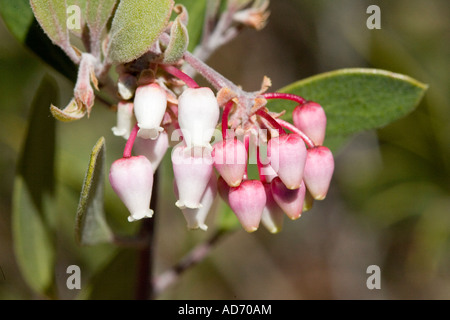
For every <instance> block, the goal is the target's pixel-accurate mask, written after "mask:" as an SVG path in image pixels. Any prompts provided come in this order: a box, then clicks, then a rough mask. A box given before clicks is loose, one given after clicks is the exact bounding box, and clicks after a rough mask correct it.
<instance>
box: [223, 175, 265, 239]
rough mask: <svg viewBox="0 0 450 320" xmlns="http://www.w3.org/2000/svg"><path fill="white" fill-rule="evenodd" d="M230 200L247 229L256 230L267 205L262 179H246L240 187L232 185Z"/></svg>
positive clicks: (234, 210)
mask: <svg viewBox="0 0 450 320" xmlns="http://www.w3.org/2000/svg"><path fill="white" fill-rule="evenodd" d="M228 201H229V203H230V207H231V209H232V210H233V212H234V213H235V214H236V217H237V218H238V220H239V222H240V223H241V225H242V227H243V228H244V230H245V231H247V232H254V231H256V230H257V229H258V228H259V223H260V221H261V216H262V213H263V210H264V206H265V205H266V191H265V189H264V186H263V184H262V182H261V181H259V180H246V181H243V182H242V183H241V184H240V185H239V186H238V187H231V188H230V191H229V194H228Z"/></svg>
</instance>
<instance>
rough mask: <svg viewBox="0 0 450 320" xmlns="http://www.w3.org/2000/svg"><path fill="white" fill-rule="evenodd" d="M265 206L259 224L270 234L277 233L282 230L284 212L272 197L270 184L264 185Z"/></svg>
mask: <svg viewBox="0 0 450 320" xmlns="http://www.w3.org/2000/svg"><path fill="white" fill-rule="evenodd" d="M264 190H265V192H266V205H265V206H264V209H263V213H262V215H261V223H262V224H263V226H264V227H265V228H266V229H267V230H268V231H269V232H270V233H278V232H280V231H281V229H282V228H283V220H284V212H283V210H282V209H281V207H280V206H279V205H278V204H277V202H276V201H275V199H274V197H273V193H272V189H271V184H270V183H265V184H264Z"/></svg>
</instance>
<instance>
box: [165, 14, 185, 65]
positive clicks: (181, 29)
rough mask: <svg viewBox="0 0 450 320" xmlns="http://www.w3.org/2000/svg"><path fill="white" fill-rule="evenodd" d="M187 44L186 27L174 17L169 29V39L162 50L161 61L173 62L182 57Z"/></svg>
mask: <svg viewBox="0 0 450 320" xmlns="http://www.w3.org/2000/svg"><path fill="white" fill-rule="evenodd" d="M188 44H189V35H188V31H187V29H186V27H185V26H184V25H183V24H182V23H181V21H180V19H179V18H176V19H175V21H174V23H173V25H172V28H171V31H170V41H169V44H168V45H167V48H166V50H165V51H164V59H163V63H167V64H174V63H176V62H178V61H179V60H180V59H181V58H183V55H184V53H185V52H186V49H187V47H188Z"/></svg>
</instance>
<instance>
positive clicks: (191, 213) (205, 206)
mask: <svg viewBox="0 0 450 320" xmlns="http://www.w3.org/2000/svg"><path fill="white" fill-rule="evenodd" d="M174 190H175V196H176V197H178V188H177V186H176V183H175V184H174ZM216 195H217V181H216V176H215V175H211V178H210V179H209V182H208V185H207V186H206V190H205V192H204V193H203V196H202V199H201V204H202V206H201V208H197V209H191V208H183V209H181V211H182V212H183V216H184V218H185V219H186V222H187V227H188V229H201V230H204V231H206V230H207V229H208V226H207V225H206V224H205V221H206V217H207V216H208V213H209V211H210V209H211V207H212V205H213V203H214V199H215V198H216Z"/></svg>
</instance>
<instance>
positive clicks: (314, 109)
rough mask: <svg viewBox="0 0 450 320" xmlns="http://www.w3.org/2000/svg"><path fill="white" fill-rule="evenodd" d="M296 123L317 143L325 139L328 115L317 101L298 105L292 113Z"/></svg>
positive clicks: (319, 143) (320, 143) (321, 142)
mask: <svg viewBox="0 0 450 320" xmlns="http://www.w3.org/2000/svg"><path fill="white" fill-rule="evenodd" d="M292 116H293V120H294V125H295V126H296V127H297V128H299V129H300V130H301V131H303V132H304V133H305V134H306V135H307V136H308V137H309V138H310V139H311V140H312V141H313V142H314V143H315V144H316V145H322V144H323V141H324V140H325V131H326V127H327V117H326V115H325V111H324V110H323V108H322V106H321V105H320V104H318V103H315V102H307V103H305V104H303V105H300V106H297V107H296V108H295V109H294V112H293V113H292Z"/></svg>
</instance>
